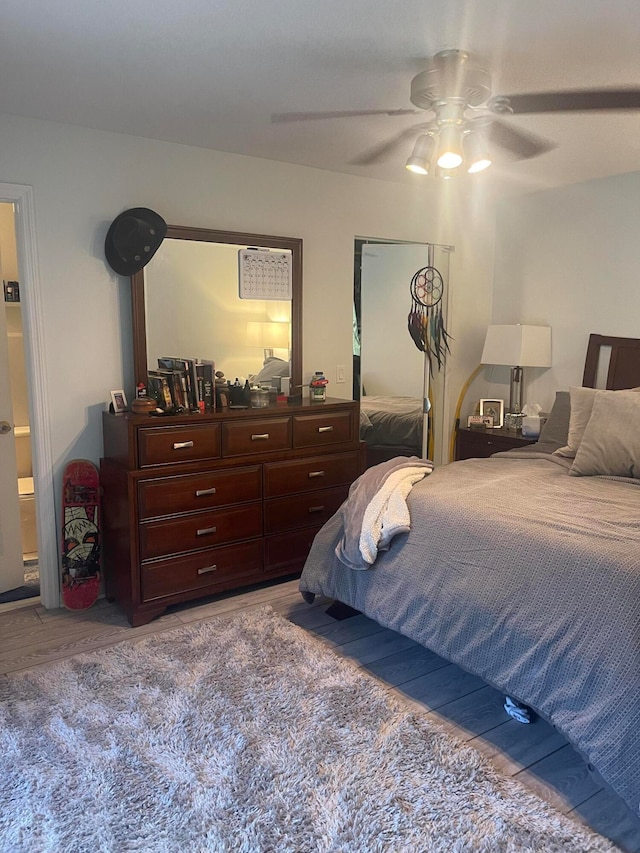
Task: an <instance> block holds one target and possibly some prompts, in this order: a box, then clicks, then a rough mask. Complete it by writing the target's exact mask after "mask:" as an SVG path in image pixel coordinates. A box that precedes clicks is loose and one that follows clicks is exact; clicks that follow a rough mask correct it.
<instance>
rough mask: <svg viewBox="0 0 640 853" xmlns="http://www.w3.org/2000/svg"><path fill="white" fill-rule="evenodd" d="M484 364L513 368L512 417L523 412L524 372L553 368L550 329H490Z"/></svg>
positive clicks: (508, 327) (483, 352)
mask: <svg viewBox="0 0 640 853" xmlns="http://www.w3.org/2000/svg"><path fill="white" fill-rule="evenodd" d="M481 362H482V364H505V365H508V366H510V367H511V383H510V386H509V413H510V414H515V415H519V414H520V413H521V412H522V368H523V367H551V327H550V326H525V325H521V324H520V323H517V324H513V325H509V326H507V325H504V326H500V325H496V326H489V328H488V329H487V336H486V338H485V342H484V349H483V350H482V358H481Z"/></svg>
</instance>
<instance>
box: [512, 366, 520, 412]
mask: <svg viewBox="0 0 640 853" xmlns="http://www.w3.org/2000/svg"><path fill="white" fill-rule="evenodd" d="M520 412H522V368H521V367H512V368H511V384H510V386H509V414H512V415H517V414H520Z"/></svg>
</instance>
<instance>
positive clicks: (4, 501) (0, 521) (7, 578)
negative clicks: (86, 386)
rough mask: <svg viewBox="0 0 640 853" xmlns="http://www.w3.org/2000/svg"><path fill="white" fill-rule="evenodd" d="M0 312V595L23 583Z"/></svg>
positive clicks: (5, 348)
mask: <svg viewBox="0 0 640 853" xmlns="http://www.w3.org/2000/svg"><path fill="white" fill-rule="evenodd" d="M3 298H4V297H3V295H2V299H3ZM1 309H2V310H0V592H6V591H7V590H9V589H16V587H19V586H22V584H23V583H24V566H23V562H22V537H21V531H20V500H19V496H18V466H17V461H16V445H15V432H14V423H13V405H12V401H11V384H10V379H9V347H8V342H7V329H6V315H5V307H4V301H2V302H1Z"/></svg>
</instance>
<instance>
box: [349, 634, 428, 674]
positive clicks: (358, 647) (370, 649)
mask: <svg viewBox="0 0 640 853" xmlns="http://www.w3.org/2000/svg"><path fill="white" fill-rule="evenodd" d="M410 650H411V651H425V650H424V649H423V648H422V646H419V645H418V643H416V642H414V641H413V640H410V639H409V637H404V636H403V635H402V634H397V633H396V632H395V631H390V630H389V629H387V628H385V629H384V630H383V631H378V632H377V633H375V634H369V635H368V636H366V637H360V638H358V639H356V640H351V641H350V642H348V643H343V644H342V645H340V646H338V647H337V651H338V652H340V654H341V655H343V656H344V657H347V658H351V659H352V660H355V661H357V662H358V663H360V664H362V665H365V666H366V664H375V663H380V662H381V659H385V658H388V657H390V656H391V655H402V654H405V655H406V654H407V652H409V651H410Z"/></svg>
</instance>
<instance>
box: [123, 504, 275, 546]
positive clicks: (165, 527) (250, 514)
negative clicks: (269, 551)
mask: <svg viewBox="0 0 640 853" xmlns="http://www.w3.org/2000/svg"><path fill="white" fill-rule="evenodd" d="M261 516H262V513H261V504H260V503H253V504H247V505H246V506H239V507H230V508H228V509H219V510H211V511H209V512H198V513H193V514H192V515H189V516H185V517H182V518H175V519H172V520H170V521H166V520H163V521H143V522H142V523H141V524H140V526H139V531H140V559H141V560H153V559H155V558H157V557H166V556H168V555H169V554H177V553H182V552H187V551H195V550H197V549H200V548H211V547H212V546H213V545H224V544H226V543H228V542H235V541H236V540H240V539H250V538H252V537H254V536H260V535H261V534H262V518H261Z"/></svg>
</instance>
